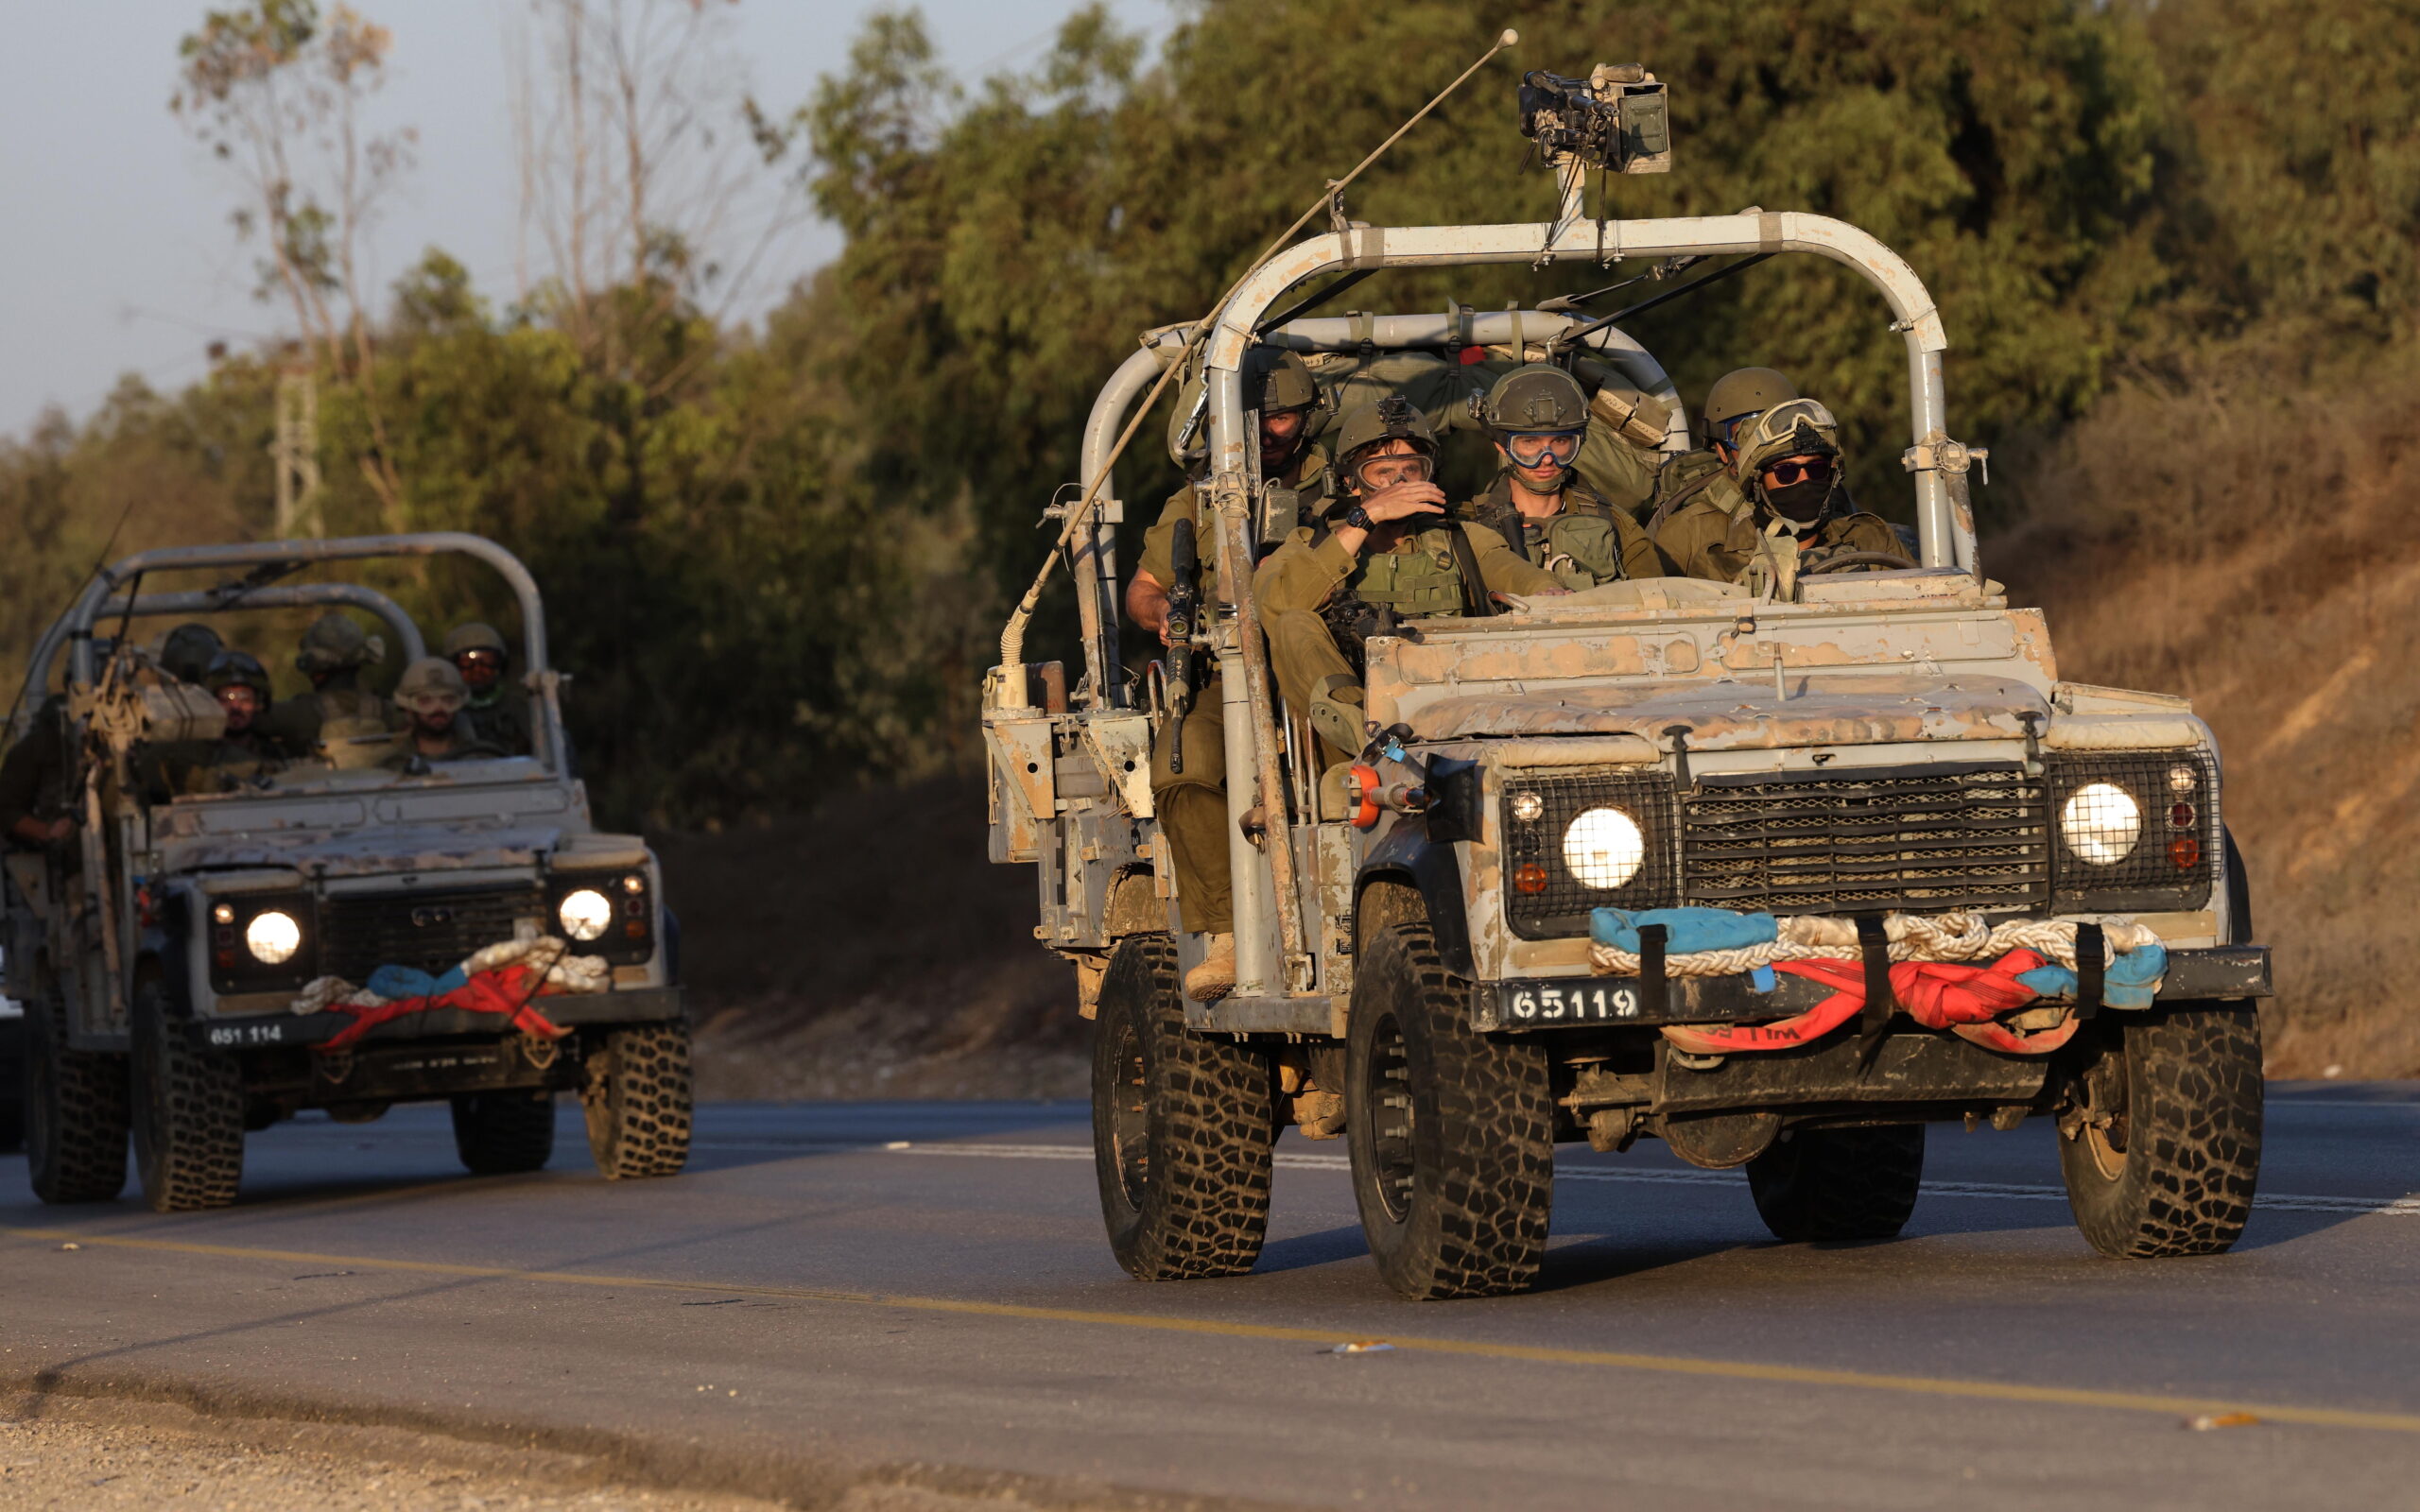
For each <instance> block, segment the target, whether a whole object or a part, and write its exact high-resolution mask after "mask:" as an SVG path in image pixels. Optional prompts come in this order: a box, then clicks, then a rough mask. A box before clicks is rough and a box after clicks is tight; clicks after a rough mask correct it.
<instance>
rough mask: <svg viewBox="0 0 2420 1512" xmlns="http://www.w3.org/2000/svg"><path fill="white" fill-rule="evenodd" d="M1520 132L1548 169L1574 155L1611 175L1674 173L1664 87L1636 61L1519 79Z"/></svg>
mask: <svg viewBox="0 0 2420 1512" xmlns="http://www.w3.org/2000/svg"><path fill="white" fill-rule="evenodd" d="M1520 101H1521V134H1522V135H1523V136H1526V137H1528V138H1529V139H1530V141H1532V142H1534V143H1536V144H1537V145H1538V156H1539V157H1540V159H1541V160H1542V161H1543V162H1544V163H1546V164H1547V166H1549V167H1552V166H1554V165H1555V164H1556V163H1559V162H1561V161H1562V160H1564V159H1565V158H1577V159H1578V160H1580V162H1582V163H1585V164H1586V165H1587V166H1589V167H1592V168H1602V169H1605V170H1606V171H1608V172H1612V173H1669V172H1671V171H1672V125H1671V115H1670V112H1668V109H1667V102H1666V95H1665V88H1664V86H1663V85H1662V84H1661V83H1659V82H1657V81H1656V77H1655V76H1654V75H1652V74H1651V73H1649V72H1648V71H1647V69H1646V67H1645V65H1643V64H1640V63H1599V64H1598V65H1597V66H1596V67H1595V68H1594V69H1593V70H1591V71H1590V72H1589V75H1588V77H1586V78H1565V77H1563V76H1562V75H1560V74H1549V73H1547V72H1546V71H1545V70H1544V69H1534V70H1532V71H1530V73H1527V74H1524V75H1522V76H1521V95H1520Z"/></svg>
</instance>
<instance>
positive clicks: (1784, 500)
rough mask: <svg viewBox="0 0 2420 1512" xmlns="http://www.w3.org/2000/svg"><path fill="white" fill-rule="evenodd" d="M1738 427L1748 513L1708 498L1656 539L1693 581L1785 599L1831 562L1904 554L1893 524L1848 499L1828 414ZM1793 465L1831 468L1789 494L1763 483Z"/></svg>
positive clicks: (1787, 407)
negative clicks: (1808, 460)
mask: <svg viewBox="0 0 2420 1512" xmlns="http://www.w3.org/2000/svg"><path fill="white" fill-rule="evenodd" d="M1749 371H1750V372H1757V371H1760V369H1749ZM1772 377H1774V378H1778V377H1779V375H1778V374H1772ZM1728 381H1729V380H1726V382H1728ZM1739 419H1740V421H1743V422H1744V424H1743V425H1741V426H1735V427H1733V429H1734V430H1735V432H1736V434H1735V437H1734V444H1735V445H1736V446H1737V463H1736V464H1735V466H1736V468H1737V472H1736V474H1735V483H1736V480H1737V479H1745V480H1746V482H1745V484H1744V485H1738V486H1739V487H1740V490H1741V494H1742V497H1743V500H1744V501H1745V504H1746V507H1744V508H1741V509H1739V510H1738V511H1737V512H1730V511H1726V510H1724V509H1723V508H1722V507H1720V505H1718V504H1716V503H1715V502H1713V501H1712V500H1711V499H1709V498H1705V497H1700V498H1697V499H1693V500H1691V501H1690V502H1689V503H1687V504H1685V505H1684V506H1683V507H1681V508H1680V509H1679V510H1677V511H1675V512H1674V513H1673V515H1672V516H1671V518H1670V519H1669V520H1668V521H1666V522H1665V524H1664V528H1663V530H1662V531H1661V532H1660V533H1659V534H1658V536H1657V541H1658V543H1659V544H1660V545H1662V546H1663V547H1664V549H1665V550H1666V551H1667V552H1668V553H1669V554H1670V555H1671V556H1672V558H1674V559H1675V560H1677V561H1679V562H1680V563H1681V564H1682V566H1683V567H1684V568H1685V570H1687V571H1688V572H1689V575H1690V576H1695V577H1706V578H1711V579H1714V580H1716V581H1720V582H1743V583H1746V584H1747V585H1749V586H1751V587H1754V588H1755V589H1756V590H1757V591H1758V592H1759V593H1772V594H1775V595H1777V596H1779V597H1782V598H1789V597H1792V596H1794V595H1795V594H1796V592H1797V583H1798V579H1799V578H1800V577H1801V576H1805V575H1806V573H1808V572H1810V571H1813V570H1817V569H1820V568H1821V567H1822V566H1823V565H1824V563H1826V562H1828V561H1830V560H1832V559H1834V558H1840V557H1842V556H1846V555H1850V554H1852V553H1858V552H1880V553H1884V554H1886V555H1889V556H1893V557H1907V556H1908V555H1909V554H1910V553H1909V548H1908V546H1907V544H1906V543H1905V541H1903V540H1902V539H1901V537H1900V535H1899V533H1898V532H1897V530H1896V529H1894V528H1893V526H1892V524H1890V522H1888V521H1886V520H1884V519H1883V518H1882V517H1881V516H1879V515H1875V514H1869V513H1867V512H1865V511H1864V510H1861V509H1859V508H1858V507H1857V506H1856V504H1855V503H1854V502H1853V501H1852V500H1851V499H1850V498H1849V495H1848V488H1847V485H1846V484H1845V483H1844V482H1843V481H1842V479H1841V469H1842V466H1843V458H1842V457H1841V451H1840V442H1839V434H1840V427H1839V423H1838V422H1837V421H1835V420H1834V419H1833V418H1832V414H1831V411H1829V410H1827V409H1825V408H1824V406H1823V405H1822V404H1819V403H1817V402H1816V401H1814V400H1811V399H1804V398H1791V399H1785V400H1781V401H1780V402H1779V403H1776V404H1771V405H1770V406H1768V407H1766V408H1764V409H1761V410H1754V411H1750V412H1748V413H1747V414H1745V415H1743V416H1741V417H1740V418H1739ZM1791 456H1808V457H1817V458H1823V459H1826V460H1827V461H1828V462H1829V464H1830V465H1829V467H1828V469H1827V470H1826V472H1824V474H1822V475H1821V478H1820V480H1814V479H1810V480H1809V481H1806V482H1803V483H1799V484H1794V485H1791V486H1790V487H1789V488H1769V487H1768V486H1767V485H1766V484H1765V483H1763V482H1762V481H1761V478H1762V476H1763V474H1764V473H1765V472H1767V471H1769V470H1770V469H1771V468H1772V465H1773V464H1774V463H1776V462H1778V461H1781V460H1783V459H1784V458H1787V457H1791ZM1708 491H1709V492H1711V490H1708Z"/></svg>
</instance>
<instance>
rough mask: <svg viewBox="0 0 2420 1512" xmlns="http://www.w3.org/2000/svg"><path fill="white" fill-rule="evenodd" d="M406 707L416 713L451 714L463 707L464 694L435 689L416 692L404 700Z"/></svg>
mask: <svg viewBox="0 0 2420 1512" xmlns="http://www.w3.org/2000/svg"><path fill="white" fill-rule="evenodd" d="M404 707H405V708H406V709H409V710H410V711H411V712H412V713H416V714H433V713H449V714H450V713H457V712H458V711H459V710H460V709H461V707H462V696H461V695H460V694H458V693H440V692H436V691H434V690H432V691H430V692H426V693H415V694H413V695H412V696H410V697H408V698H406V699H405V700H404Z"/></svg>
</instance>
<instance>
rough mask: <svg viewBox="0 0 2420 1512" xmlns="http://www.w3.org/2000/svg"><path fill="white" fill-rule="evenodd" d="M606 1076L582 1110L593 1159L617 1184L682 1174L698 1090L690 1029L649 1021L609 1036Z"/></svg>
mask: <svg viewBox="0 0 2420 1512" xmlns="http://www.w3.org/2000/svg"><path fill="white" fill-rule="evenodd" d="M604 1056H605V1065H604V1067H603V1068H602V1069H603V1072H604V1074H603V1075H602V1076H601V1077H599V1078H597V1079H596V1081H593V1082H592V1083H591V1085H590V1087H589V1089H588V1091H587V1093H586V1094H585V1096H584V1099H583V1104H582V1110H583V1112H584V1113H585V1114H586V1116H587V1122H588V1153H589V1155H590V1157H591V1158H592V1159H594V1160H596V1169H597V1170H598V1171H599V1172H600V1173H602V1174H603V1175H604V1177H605V1178H606V1179H607V1180H609V1181H631V1180H643V1179H646V1178H648V1177H666V1176H678V1175H680V1174H681V1171H682V1169H683V1167H684V1166H686V1165H687V1164H688V1163H689V1134H690V1128H691V1125H692V1123H693V1121H694V1118H695V1114H696V1092H695V1090H694V1087H693V1085H692V1082H691V1077H690V1071H689V1026H688V1025H687V1024H686V1023H642V1024H632V1025H630V1026H627V1027H624V1028H619V1029H614V1030H611V1031H608V1033H607V1034H606V1036H605V1046H604Z"/></svg>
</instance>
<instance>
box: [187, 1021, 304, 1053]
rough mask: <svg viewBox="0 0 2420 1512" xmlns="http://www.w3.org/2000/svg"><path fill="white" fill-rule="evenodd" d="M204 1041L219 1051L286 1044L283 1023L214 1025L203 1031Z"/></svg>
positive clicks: (206, 1026)
mask: <svg viewBox="0 0 2420 1512" xmlns="http://www.w3.org/2000/svg"><path fill="white" fill-rule="evenodd" d="M201 1037H202V1040H204V1041H205V1042H206V1043H208V1044H209V1045H210V1046H211V1047H212V1048H214V1049H218V1050H241V1049H246V1048H248V1047H250V1046H252V1045H282V1044H284V1043H285V1022H283V1021H279V1022H269V1023H212V1024H206V1025H205V1026H204V1027H203V1029H202V1031H201Z"/></svg>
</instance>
